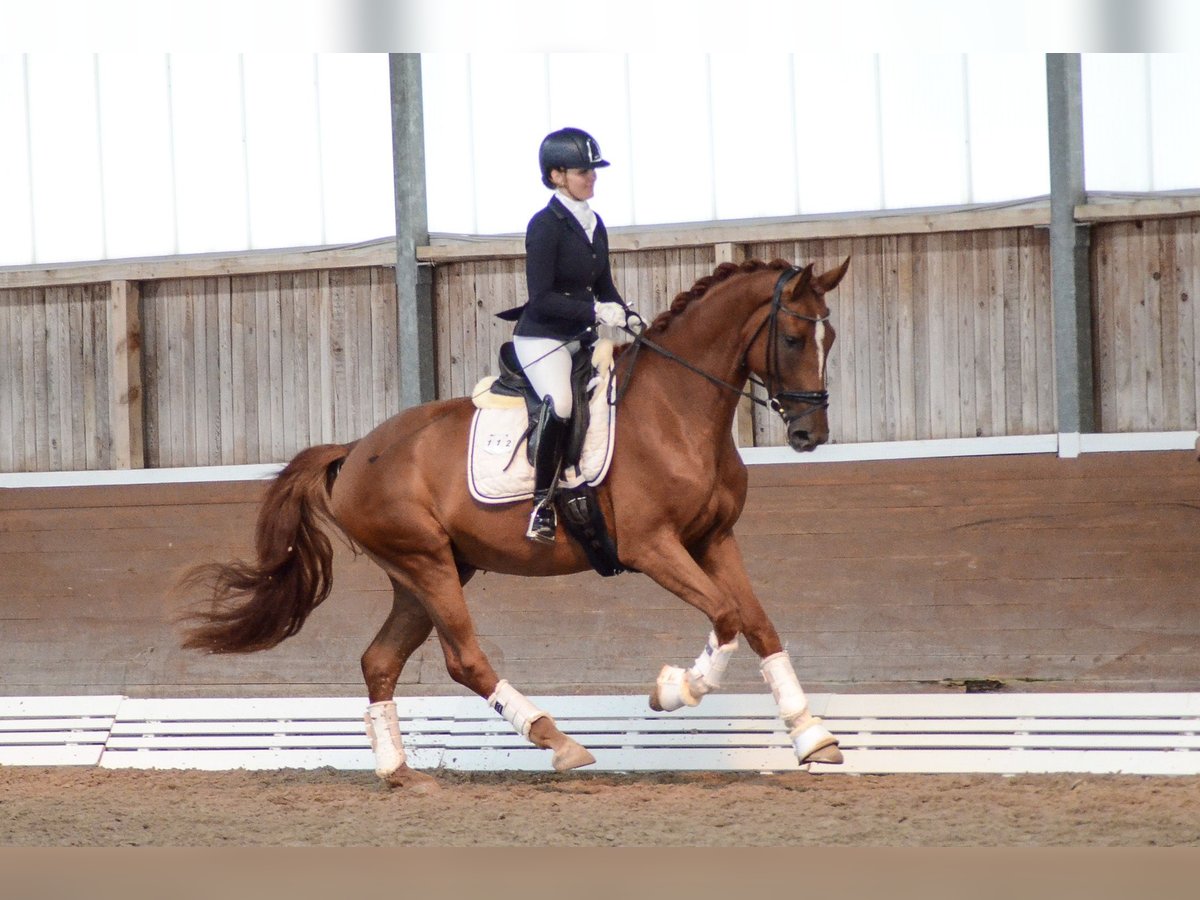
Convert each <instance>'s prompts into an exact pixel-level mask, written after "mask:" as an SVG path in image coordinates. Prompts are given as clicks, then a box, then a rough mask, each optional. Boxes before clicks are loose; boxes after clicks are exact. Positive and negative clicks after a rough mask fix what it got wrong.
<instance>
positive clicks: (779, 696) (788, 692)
mask: <svg viewBox="0 0 1200 900" xmlns="http://www.w3.org/2000/svg"><path fill="white" fill-rule="evenodd" d="M762 673H763V680H764V681H766V682H767V684H768V685H770V687H771V696H773V697H774V698H775V703H776V705H777V706H778V707H779V717H780V718H781V719H783V721H784V724H786V725H787V727H788V728H789V729H792V728H795V727H796V725H797V724H799V720H800V719H802V718H803V717H804V716H805V715H806V714H807V713H808V698H807V697H805V696H804V689H803V688H802V687H800V679H799V678H797V677H796V670H795V669H793V668H792V661H791V659H789V658H788V655H787V651H786V650H781V651H780V652H779V653H775V654H773V655H771V656H768V657H767V658H766V659H764V660H763V661H762Z"/></svg>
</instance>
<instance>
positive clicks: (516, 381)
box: [489, 341, 595, 470]
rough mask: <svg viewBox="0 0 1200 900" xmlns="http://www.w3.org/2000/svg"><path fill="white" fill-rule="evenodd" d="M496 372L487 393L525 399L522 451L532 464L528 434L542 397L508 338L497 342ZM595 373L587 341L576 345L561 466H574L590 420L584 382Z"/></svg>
mask: <svg viewBox="0 0 1200 900" xmlns="http://www.w3.org/2000/svg"><path fill="white" fill-rule="evenodd" d="M499 365H500V374H499V375H498V376H497V377H496V380H495V381H493V382H492V386H491V388H490V390H489V393H492V394H498V395H500V396H502V397H521V398H523V399H524V400H525V411H526V413H527V414H528V416H529V426H528V428H527V429H526V431H525V436H526V439H527V440H526V453H527V455H528V457H529V463H530V465H533V453H532V448H531V447H530V446H529V441H528V437H529V435H530V434H531V433H532V432H533V430H534V428H535V427H536V426H537V421H538V414H539V412H540V410H541V408H542V398H541V397H539V396H538V395H537V392H535V391H534V389H533V385H531V384H530V383H529V379H528V378H526V377H525V371H524V369H522V368H521V363H520V361H519V360H518V359H517V352H516V350H515V349H514V348H513V344H512V341H506V342H505V343H503V344H501V346H500V360H499ZM594 374H595V369H594V368H593V366H592V347H591V345H590V344H587V345H585V346H582V347H580V348H579V352H577V353H576V354H575V356H574V357H573V358H572V360H571V394H572V396H574V398H575V403H574V405H573V407H572V409H571V422H570V426H569V430H568V433H567V444H566V447H565V448H564V451H563V469H564V470H565V469H566V468H567V467H568V466H578V465H579V456H580V454H581V453H582V452H583V438H584V436H585V435H586V434H587V429H588V424H589V423H590V421H591V412H590V410H589V408H588V396H587V386H588V382H590V381H591V380H592V376H593V375H594Z"/></svg>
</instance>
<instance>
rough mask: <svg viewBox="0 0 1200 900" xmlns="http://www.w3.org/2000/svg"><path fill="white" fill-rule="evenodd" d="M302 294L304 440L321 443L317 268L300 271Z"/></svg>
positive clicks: (322, 407)
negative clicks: (306, 415) (303, 303)
mask: <svg viewBox="0 0 1200 900" xmlns="http://www.w3.org/2000/svg"><path fill="white" fill-rule="evenodd" d="M301 281H302V283H304V295H305V311H304V313H305V322H304V329H305V331H304V335H305V337H304V341H305V359H306V361H305V379H306V391H305V392H306V396H307V398H308V419H307V432H306V434H305V442H306V443H307V444H310V445H312V444H324V443H325V442H326V437H325V433H324V431H323V424H322V420H323V416H324V410H325V394H324V388H323V384H322V360H323V359H324V347H323V344H322V341H320V334H322V318H323V313H322V310H323V306H322V296H323V294H322V290H320V277H319V274H318V272H316V271H308V272H301Z"/></svg>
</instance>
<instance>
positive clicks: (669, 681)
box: [657, 631, 738, 712]
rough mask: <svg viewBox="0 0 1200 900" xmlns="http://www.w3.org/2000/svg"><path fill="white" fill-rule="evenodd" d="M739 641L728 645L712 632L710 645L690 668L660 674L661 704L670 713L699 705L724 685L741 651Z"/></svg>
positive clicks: (674, 668) (669, 668)
mask: <svg viewBox="0 0 1200 900" xmlns="http://www.w3.org/2000/svg"><path fill="white" fill-rule="evenodd" d="M737 648H738V642H737V638H734V639H733V640H732V641H730V642H729V643H728V644H721V643H718V642H717V636H716V634H715V633H714V632H711V631H710V632H709V633H708V643H707V644H705V645H704V650H703V651H702V652H701V654H700V655H699V656H697V657H696V661H695V662H694V663H692V667H691V668H690V669H681V668H679V667H678V666H663V667H662V671H661V672H659V673H658V681H657V684H658V705H659V706H661V707H662V708H663V709H664V710H665V711H666V712H673V711H674V710H677V709H679V708H680V707H683V706H695V705H696V704H697V703H699V702H700V700H701V698H702V697H704V695H705V694H707V693H708V692H709V691H714V690H716V689H717V688H719V687H720V686H721V680H722V679H723V678H724V677H725V670H726V669H727V668H728V667H729V658H730V657H731V656H733V652H734V651H735V650H737Z"/></svg>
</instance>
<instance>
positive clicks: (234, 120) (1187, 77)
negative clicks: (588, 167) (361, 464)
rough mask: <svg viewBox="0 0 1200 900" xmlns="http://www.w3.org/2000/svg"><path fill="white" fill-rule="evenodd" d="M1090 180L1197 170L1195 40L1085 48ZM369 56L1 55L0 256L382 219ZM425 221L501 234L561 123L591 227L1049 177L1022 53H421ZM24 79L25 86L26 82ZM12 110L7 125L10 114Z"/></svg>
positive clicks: (194, 243) (1033, 81) (386, 217)
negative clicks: (603, 164)
mask: <svg viewBox="0 0 1200 900" xmlns="http://www.w3.org/2000/svg"><path fill="white" fill-rule="evenodd" d="M1083 67H1084V68H1083V76H1084V83H1083V85H1084V129H1085V143H1086V148H1087V187H1088V189H1089V190H1093V191H1104V190H1108V191H1151V190H1184V189H1195V188H1200V153H1197V152H1196V150H1195V148H1196V146H1197V145H1198V144H1200V117H1197V116H1196V115H1195V114H1194V107H1195V91H1196V87H1195V86H1196V85H1197V84H1198V83H1200V56H1197V55H1194V54H1178V55H1170V54H1163V55H1151V56H1146V55H1142V54H1111V55H1106V54H1086V55H1085V56H1084V58H1083ZM387 68H388V67H387V57H386V55H385V54H375V55H369V54H366V55H354V54H349V55H314V54H274V55H273V54H247V55H244V56H243V55H238V54H234V53H229V54H220V53H216V54H214V53H201V54H178V53H177V54H171V55H169V56H163V55H150V54H146V55H141V54H111V55H109V54H102V55H100V56H96V55H93V54H88V53H68V54H29V55H19V54H14V55H9V56H0V115H2V116H3V119H2V121H4V122H5V123H6V128H5V129H4V130H3V132H2V133H0V208H2V209H3V212H4V215H3V217H2V218H0V264H7V265H22V264H28V263H31V262H34V261H37V262H62V261H68V260H80V259H96V258H105V257H122V256H143V255H159V254H169V253H176V252H178V253H197V252H213V251H217V252H219V251H237V250H241V249H247V248H251V247H263V248H266V247H282V246H295V245H307V244H317V243H344V242H353V241H359V240H369V239H372V238H378V237H383V236H385V235H387V234H390V233H391V232H392V229H393V228H394V213H393V206H392V163H391V135H390V103H389V99H390V98H389V93H388V75H387ZM422 77H423V89H424V93H425V134H426V145H425V146H426V158H425V165H426V176H427V194H428V201H429V227H430V230H431V231H434V232H465V233H480V234H491V233H512V232H516V233H519V232H521V231H522V230H523V229H524V227H525V224H526V222H527V221H528V219H529V217H530V216H531V215H532V214H533V212H534V211H536V210H537V209H538V208H539V207H541V206H542V204H544V203H545V201H546V196H547V192H546V190H545V189H544V188H543V187H542V186H541V184H540V183H539V177H538V171H537V147H538V143H539V142H540V140H541V138H542V137H543V136H544V135H545V134H546V132H547V131H548V130H550V129H552V128H558V127H561V126H563V125H568V124H571V125H577V126H579V127H582V128H586V129H587V130H589V131H591V132H592V133H593V134H594V135H595V136H596V138H597V139H598V140H599V141H600V144H601V147H602V149H603V152H604V154H605V156H606V157H607V158H608V159H609V160H610V161H611V162H612V164H613V165H612V166H611V167H610V168H608V169H606V170H604V171H602V172H601V173H600V176H599V181H598V184H597V190H596V198H595V201H594V205H595V207H596V209H597V211H598V212H600V214H601V215H602V216H604V218H605V221H606V222H608V224H609V225H611V226H622V225H644V224H658V223H672V222H688V221H706V220H709V219H713V218H717V219H721V218H725V219H731V218H734V219H736V218H751V217H759V216H763V217H770V216H787V215H795V214H797V213H799V214H812V213H837V212H847V213H848V212H854V211H859V210H870V209H881V208H883V209H896V208H905V207H927V206H937V205H942V204H960V203H967V202H1002V201H1005V200H1015V199H1022V198H1025V197H1029V196H1036V195H1039V194H1044V193H1046V192H1048V190H1049V177H1048V168H1049V167H1048V163H1047V160H1046V149H1047V148H1046V144H1047V140H1046V131H1047V125H1046V121H1045V117H1046V113H1045V61H1044V57H1043V56H1042V55H1041V54H1009V55H980V54H968V55H962V54H945V55H937V54H917V53H913V54H900V53H896V54H883V55H875V54H860V55H853V54H813V53H807V52H796V53H791V54H787V53H766V54H749V53H748V54H741V53H729V54H725V53H720V54H713V55H706V54H703V53H670V54H658V53H638V54H632V55H625V54H612V53H580V54H575V53H556V54H543V53H526V54H511V53H493V54H455V53H449V54H425V55H423V57H422ZM27 99H28V105H27V103H26V101H27ZM27 124H28V127H27Z"/></svg>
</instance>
